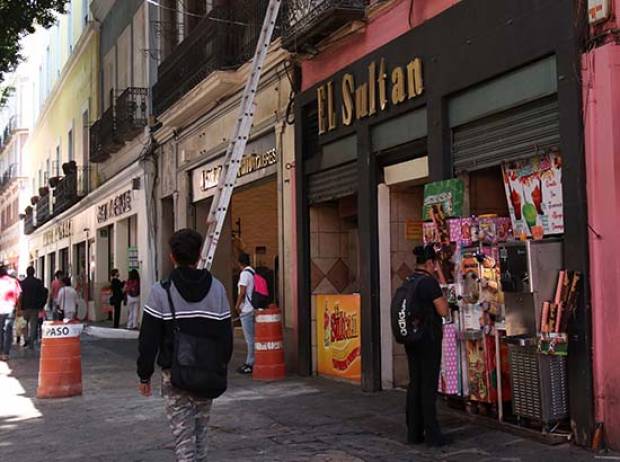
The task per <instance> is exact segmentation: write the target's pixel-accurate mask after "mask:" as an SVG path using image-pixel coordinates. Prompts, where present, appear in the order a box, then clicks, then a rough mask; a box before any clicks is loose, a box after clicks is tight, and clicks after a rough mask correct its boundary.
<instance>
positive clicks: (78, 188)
mask: <svg viewBox="0 0 620 462" xmlns="http://www.w3.org/2000/svg"><path fill="white" fill-rule="evenodd" d="M62 170H63V173H64V175H65V176H63V177H62V178H58V179H55V181H53V182H51V183H52V184H51V186H52V187H53V188H54V216H56V215H58V214H60V213H62V212H64V211H65V210H68V209H70V208H71V206H73V205H74V204H77V203H78V202H79V201H80V199H82V198H83V197H84V196H86V195H87V194H88V193H89V192H90V170H89V169H88V167H78V166H77V165H76V164H75V162H73V161H72V162H67V163H65V164H63V166H62Z"/></svg>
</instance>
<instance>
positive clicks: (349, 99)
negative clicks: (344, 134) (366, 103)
mask: <svg viewBox="0 0 620 462" xmlns="http://www.w3.org/2000/svg"><path fill="white" fill-rule="evenodd" d="M354 91H355V82H354V80H353V76H352V75H351V74H345V75H344V77H343V78H342V123H343V124H344V125H346V126H349V125H351V123H352V122H353V92H354Z"/></svg>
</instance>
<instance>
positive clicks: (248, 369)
mask: <svg viewBox="0 0 620 462" xmlns="http://www.w3.org/2000/svg"><path fill="white" fill-rule="evenodd" d="M252 371H253V368H252V366H249V365H248V364H244V365H243V366H241V367H240V368H239V369H237V372H238V373H239V374H243V375H248V374H251V373H252Z"/></svg>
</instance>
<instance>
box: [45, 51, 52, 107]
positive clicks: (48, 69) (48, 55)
mask: <svg viewBox="0 0 620 462" xmlns="http://www.w3.org/2000/svg"><path fill="white" fill-rule="evenodd" d="M51 86H52V51H51V50H50V47H49V45H48V46H47V49H46V50H45V91H44V92H43V93H44V95H45V96H44V97H43V101H44V102H45V99H46V98H47V94H48V93H49V91H50V88H51Z"/></svg>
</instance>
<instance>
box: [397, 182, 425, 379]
mask: <svg viewBox="0 0 620 462" xmlns="http://www.w3.org/2000/svg"><path fill="white" fill-rule="evenodd" d="M423 197H424V188H423V187H422V186H419V187H412V188H409V189H395V188H392V191H390V242H391V267H392V295H393V294H394V293H395V292H396V289H398V288H399V287H400V286H401V284H402V283H403V282H404V280H405V278H407V277H408V276H409V275H411V273H412V272H413V269H414V268H415V257H414V255H413V252H412V250H413V248H414V247H415V246H416V245H420V244H421V243H422V242H421V241H420V242H414V241H408V240H407V239H406V235H405V226H406V222H407V220H415V221H419V220H422V203H423ZM393 352H394V386H395V387H402V386H406V385H407V384H408V383H409V376H408V368H407V356H406V354H405V349H404V348H403V346H402V345H399V344H398V343H396V342H394V349H393Z"/></svg>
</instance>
